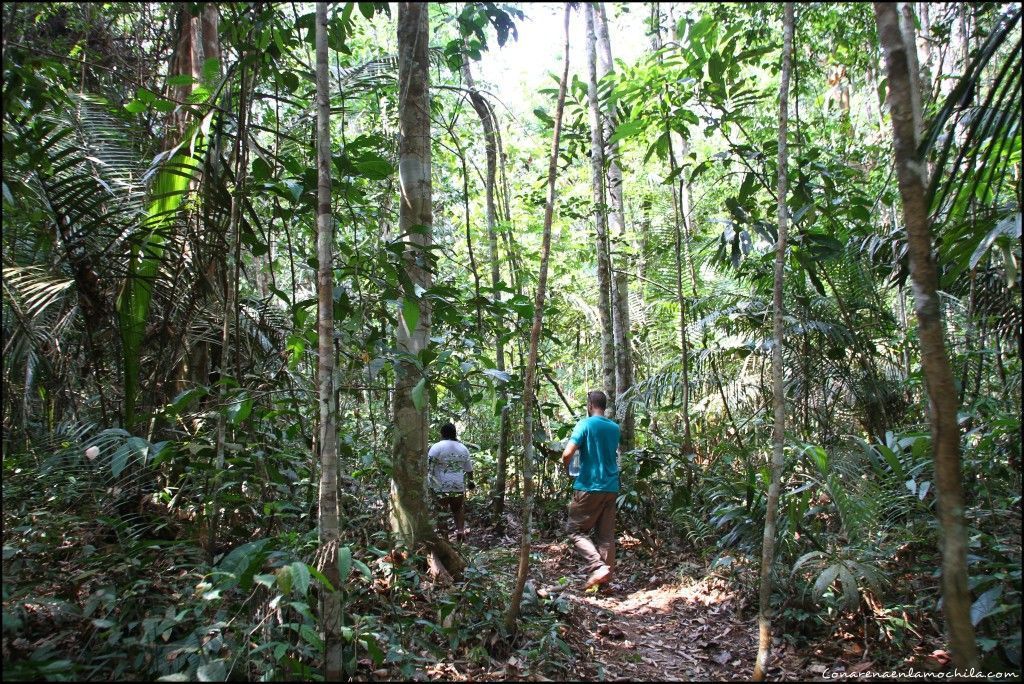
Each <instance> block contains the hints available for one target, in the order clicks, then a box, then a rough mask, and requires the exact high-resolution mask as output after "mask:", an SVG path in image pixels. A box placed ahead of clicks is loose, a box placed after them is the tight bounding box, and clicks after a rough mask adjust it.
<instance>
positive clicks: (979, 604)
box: [971, 584, 1019, 626]
mask: <svg viewBox="0 0 1024 684" xmlns="http://www.w3.org/2000/svg"><path fill="white" fill-rule="evenodd" d="M1002 595H1003V585H1002V584H997V585H996V586H994V587H992V588H991V589H989V590H988V591H986V592H985V593H984V594H982V595H981V596H979V597H978V600H977V601H975V602H974V604H973V605H972V606H971V624H972V625H974V626H977V625H978V623H979V622H981V621H982V620H984V619H985V618H986V617H988V616H989V615H991V614H992V612H993V611H995V609H996V605H997V603H998V601H999V597H1001V596H1002ZM1018 607H1019V606H1018Z"/></svg>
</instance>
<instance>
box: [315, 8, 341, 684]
mask: <svg viewBox="0 0 1024 684" xmlns="http://www.w3.org/2000/svg"><path fill="white" fill-rule="evenodd" d="M315 40H316V170H317V192H316V256H317V262H318V263H317V273H316V287H317V388H318V390H319V404H320V433H319V435H318V439H317V444H318V446H319V449H320V501H319V508H320V516H319V517H320V525H319V528H320V529H319V541H320V550H319V552H318V565H319V569H320V570H321V572H323V573H324V575H325V576H326V577H327V579H328V581H329V582H330V583H331V584H332V585H333V587H334V589H335V590H334V591H328V590H327V589H326V588H324V590H323V591H322V592H321V594H320V614H321V621H322V624H323V628H324V679H326V680H327V681H339V680H340V679H341V678H342V676H343V675H344V670H343V667H342V649H343V646H344V640H343V639H342V635H341V611H342V606H341V593H340V589H341V587H340V586H339V585H340V584H341V582H340V576H339V573H338V561H337V558H338V540H339V539H340V538H341V527H340V521H339V515H338V426H337V418H338V406H337V399H336V395H335V393H334V366H335V351H334V216H333V215H332V214H331V109H330V82H329V81H328V79H327V3H326V2H318V3H316V38H315Z"/></svg>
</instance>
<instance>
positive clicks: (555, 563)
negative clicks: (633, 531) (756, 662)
mask: <svg viewBox="0 0 1024 684" xmlns="http://www.w3.org/2000/svg"><path fill="white" fill-rule="evenodd" d="M638 546H639V542H637V541H636V540H631V539H628V538H627V539H626V540H621V539H620V545H619V557H618V559H617V560H618V568H617V571H616V577H615V578H614V579H613V581H612V583H611V585H610V586H609V587H606V588H602V589H601V591H600V592H595V591H593V590H592V591H589V592H583V591H582V585H583V581H584V579H585V578H584V574H583V573H582V571H581V570H580V563H579V560H578V559H577V558H576V556H575V554H573V553H572V549H571V548H570V547H569V546H568V545H567V544H565V543H545V544H538V545H537V546H536V547H535V548H536V551H537V552H538V553H539V554H540V555H541V557H542V558H543V560H542V561H541V563H540V564H539V568H538V569H539V571H540V573H541V576H542V578H543V579H542V586H541V587H540V588H539V592H540V593H542V594H543V593H547V594H548V595H551V596H554V595H559V594H560V595H561V596H562V597H563V598H564V599H565V600H567V601H568V602H569V603H570V605H571V606H572V611H571V613H570V618H569V619H570V623H571V625H572V627H573V630H572V632H571V633H570V634H568V635H567V636H566V641H567V643H569V644H570V646H571V647H572V648H573V650H574V651H575V652H576V655H577V667H578V670H577V674H578V675H579V676H580V678H586V679H598V680H602V679H634V680H638V681H639V680H647V681H651V680H655V681H656V680H666V679H668V680H701V679H712V680H733V679H744V680H745V679H749V678H750V668H751V662H750V660H751V655H752V654H753V653H754V651H755V648H756V639H755V634H754V630H753V622H752V620H751V619H750V618H743V617H740V616H739V615H737V609H738V608H739V607H740V606H739V603H740V601H739V599H738V597H737V596H736V595H735V594H733V593H732V592H731V591H729V590H728V589H727V588H726V587H725V586H724V582H722V581H721V580H717V579H715V578H703V579H693V580H691V579H690V578H687V577H679V576H678V575H674V574H673V572H674V571H675V570H676V569H677V568H678V567H679V566H678V564H677V565H675V566H674V567H673V568H672V569H670V568H669V567H668V566H667V565H665V566H658V565H656V564H654V562H653V561H652V560H651V559H649V558H646V557H642V556H641V555H640V554H638V553H636V550H637V547H638ZM645 555H646V554H644V556H645ZM673 555H674V554H673ZM695 567H696V566H695ZM773 674H774V673H773ZM779 674H781V671H780V672H779Z"/></svg>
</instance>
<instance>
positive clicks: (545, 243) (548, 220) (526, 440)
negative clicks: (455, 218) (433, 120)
mask: <svg viewBox="0 0 1024 684" xmlns="http://www.w3.org/2000/svg"><path fill="white" fill-rule="evenodd" d="M571 10H572V5H571V4H570V3H566V4H565V48H564V53H563V54H564V57H563V59H564V61H565V63H564V65H563V68H562V81H561V83H560V85H559V87H558V104H557V105H555V130H554V135H553V138H552V142H551V160H550V162H549V163H548V198H547V203H546V204H545V205H544V237H543V240H542V242H541V250H540V273H539V275H538V277H537V294H536V296H535V297H534V308H533V326H532V327H531V328H530V351H529V355H528V356H527V361H526V375H525V380H524V386H523V448H524V452H525V453H524V456H523V493H524V497H523V498H524V503H523V536H522V538H521V540H520V543H519V568H518V570H517V572H516V585H515V588H514V589H513V590H512V598H511V600H510V602H509V606H508V612H507V613H505V627H506V628H507V629H508V630H509V631H510V632H514V631H515V629H516V622H517V621H518V619H519V609H520V604H521V603H522V600H523V588H524V587H525V586H526V576H527V574H528V573H529V571H530V544H531V540H532V537H533V404H534V398H535V397H534V387H535V386H536V380H537V351H538V349H539V347H540V331H541V324H542V321H543V316H544V298H545V294H546V292H545V288H546V287H547V282H548V258H549V256H550V254H551V224H552V222H553V220H554V214H555V178H556V176H557V172H558V144H559V140H560V138H561V135H562V112H563V110H564V109H565V92H566V84H567V83H568V81H569V12H570V11H571Z"/></svg>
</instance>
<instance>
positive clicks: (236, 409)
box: [227, 392, 252, 425]
mask: <svg viewBox="0 0 1024 684" xmlns="http://www.w3.org/2000/svg"><path fill="white" fill-rule="evenodd" d="M250 413H252V397H250V396H249V395H248V394H246V393H245V392H242V393H241V394H239V395H238V396H237V397H236V398H235V400H234V401H233V402H231V404H230V405H229V406H228V413H227V416H228V421H229V422H230V423H231V424H232V425H238V424H239V423H241V422H242V421H244V420H245V419H246V418H248V417H249V414H250Z"/></svg>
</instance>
